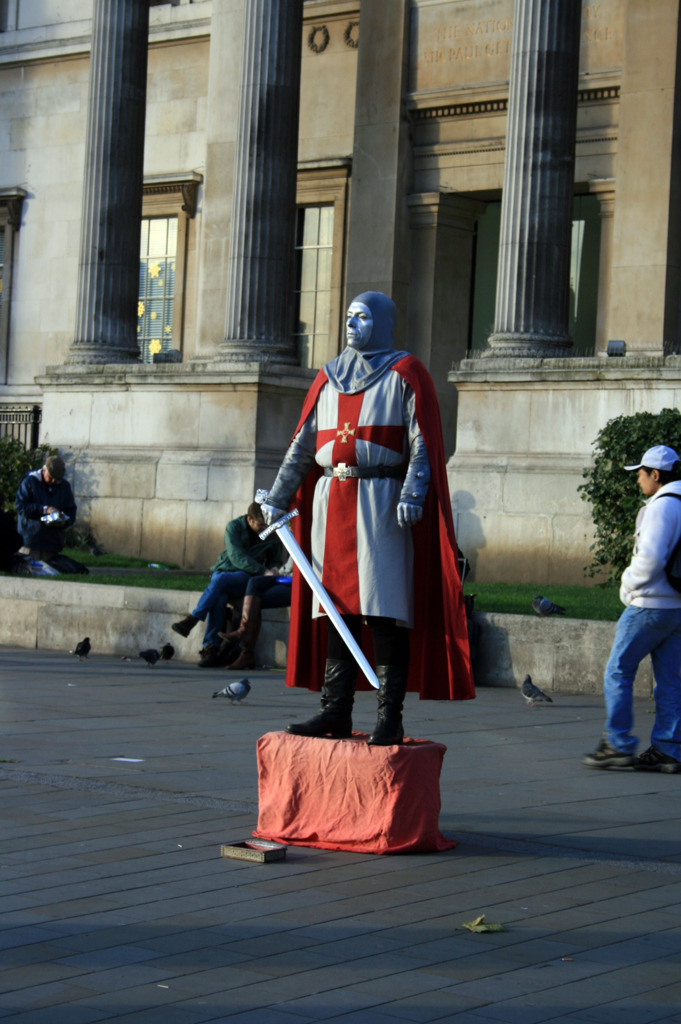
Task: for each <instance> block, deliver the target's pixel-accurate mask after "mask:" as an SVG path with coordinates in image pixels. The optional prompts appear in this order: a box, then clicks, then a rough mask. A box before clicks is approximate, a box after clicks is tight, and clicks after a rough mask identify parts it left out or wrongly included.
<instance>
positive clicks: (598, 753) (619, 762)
mask: <svg viewBox="0 0 681 1024" xmlns="http://www.w3.org/2000/svg"><path fill="white" fill-rule="evenodd" d="M582 764H584V765H586V767H587V768H631V767H632V765H633V764H634V756H633V754H625V753H624V751H622V750H615V748H614V747H611V746H610V744H609V743H608V741H607V740H606V739H602V740H601V742H600V743H599V744H598V746H597V747H596V749H595V750H594V752H593V754H585V755H584V757H583V758H582Z"/></svg>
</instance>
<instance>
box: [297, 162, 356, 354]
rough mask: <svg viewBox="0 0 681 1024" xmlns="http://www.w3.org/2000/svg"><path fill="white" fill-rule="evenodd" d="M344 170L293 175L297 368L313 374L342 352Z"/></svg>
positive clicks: (319, 169) (335, 168) (341, 165)
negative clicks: (295, 181) (295, 182)
mask: <svg viewBox="0 0 681 1024" xmlns="http://www.w3.org/2000/svg"><path fill="white" fill-rule="evenodd" d="M348 171H349V165H346V164H344V163H334V164H333V165H331V166H325V167H318V166H308V167H305V166H303V167H302V168H300V169H299V171H298V195H297V202H298V219H297V226H296V251H295V257H296V283H295V302H296V314H295V324H294V333H295V335H296V338H297V341H298V356H299V359H300V364H301V366H305V367H309V368H311V369H319V367H320V366H324V364H325V363H328V361H329V360H330V359H333V358H334V356H337V355H338V352H339V351H340V349H341V348H342V338H343V332H342V330H341V321H342V316H343V312H344V311H343V309H342V292H343V270H344V259H345V233H346V224H345V220H346V211H347V191H348Z"/></svg>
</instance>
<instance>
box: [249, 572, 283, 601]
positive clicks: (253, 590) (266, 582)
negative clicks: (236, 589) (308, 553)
mask: <svg viewBox="0 0 681 1024" xmlns="http://www.w3.org/2000/svg"><path fill="white" fill-rule="evenodd" d="M246 594H250V595H251V597H259V598H260V600H261V601H262V607H263V608H288V606H289V605H290V603H291V584H290V583H277V577H276V576H251V578H250V580H249V581H248V586H247V587H246Z"/></svg>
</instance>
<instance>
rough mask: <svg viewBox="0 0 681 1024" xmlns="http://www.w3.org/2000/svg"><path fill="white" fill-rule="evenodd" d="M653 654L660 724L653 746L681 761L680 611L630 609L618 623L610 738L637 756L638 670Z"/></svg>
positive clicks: (608, 689) (608, 684)
mask: <svg viewBox="0 0 681 1024" xmlns="http://www.w3.org/2000/svg"><path fill="white" fill-rule="evenodd" d="M648 654H649V655H650V658H651V661H652V663H653V675H654V677H655V725H654V727H653V730H652V733H651V736H650V742H651V743H652V745H653V746H654V747H656V748H657V749H658V750H660V751H661V752H662V753H663V754H667V755H669V756H670V757H673V758H675V759H676V760H677V761H681V608H637V607H635V606H634V605H629V606H628V607H627V608H625V610H624V611H623V612H622V615H621V616H620V618H619V621H618V623H617V630H616V632H615V641H614V643H613V645H612V650H611V652H610V658H609V659H608V664H607V665H606V667H605V677H604V693H605V709H606V716H607V717H606V721H605V737H606V739H607V741H608V743H609V744H610V746H612V747H614V748H615V750H621V751H622V752H623V753H626V754H633V753H634V751H635V750H636V745H637V743H638V739H637V737H636V736H633V735H632V733H631V730H632V727H633V724H634V710H633V688H634V679H635V677H636V670H637V669H638V666H639V664H640V663H641V662H642V661H643V659H644V658H645V657H646V655H648Z"/></svg>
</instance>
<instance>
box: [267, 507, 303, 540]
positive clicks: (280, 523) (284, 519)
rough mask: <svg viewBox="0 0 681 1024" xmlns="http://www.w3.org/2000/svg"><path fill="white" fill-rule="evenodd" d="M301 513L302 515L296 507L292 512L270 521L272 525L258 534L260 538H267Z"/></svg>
mask: <svg viewBox="0 0 681 1024" xmlns="http://www.w3.org/2000/svg"><path fill="white" fill-rule="evenodd" d="M299 515H300V512H299V511H298V509H297V508H294V509H293V511H292V512H287V513H286V515H285V516H281V517H280V518H279V519H277V520H276V521H275V522H273V523H270V525H269V526H268V527H267V529H265V530H263V531H262V533H259V534H258V536H259V537H260V540H266V538H267V537H269V535H270V534H271V533H274V531H275V530H280V529H281V528H282V526H286V524H287V523H288V522H289V521H290V520H291V519H295V517H296V516H299Z"/></svg>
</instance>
